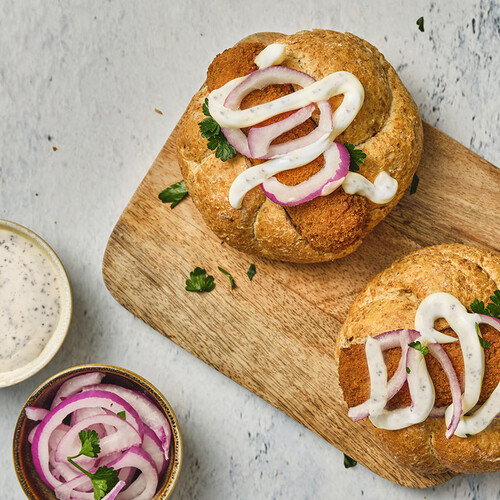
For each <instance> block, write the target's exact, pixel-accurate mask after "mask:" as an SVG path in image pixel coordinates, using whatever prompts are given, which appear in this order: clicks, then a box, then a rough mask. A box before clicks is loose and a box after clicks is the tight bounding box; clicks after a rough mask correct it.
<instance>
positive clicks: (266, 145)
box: [221, 66, 333, 159]
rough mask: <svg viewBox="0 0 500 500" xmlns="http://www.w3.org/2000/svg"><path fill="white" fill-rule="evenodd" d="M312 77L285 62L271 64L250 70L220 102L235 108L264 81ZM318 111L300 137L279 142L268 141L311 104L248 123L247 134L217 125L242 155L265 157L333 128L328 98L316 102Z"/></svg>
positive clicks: (297, 121)
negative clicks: (274, 119)
mask: <svg viewBox="0 0 500 500" xmlns="http://www.w3.org/2000/svg"><path fill="white" fill-rule="evenodd" d="M315 81H316V80H315V79H314V78H313V77H311V76H309V75H307V74H306V73H303V72H301V71H297V70H294V69H291V68H287V67H285V66H271V67H268V68H264V69H259V70H256V71H254V72H252V73H250V74H249V75H248V76H247V77H246V78H245V79H244V80H243V81H241V82H240V83H239V84H238V85H237V86H236V87H235V88H234V89H233V90H232V91H231V92H229V94H228V96H227V97H226V100H225V101H224V106H226V107H227V108H229V109H238V108H239V107H240V105H241V101H242V100H243V98H244V97H245V96H246V95H248V94H249V93H250V92H252V91H253V90H257V89H263V88H265V87H267V86H268V85H276V84H278V85H279V84H285V83H292V84H295V85H299V86H301V87H307V86H308V85H310V84H311V83H314V82H315ZM317 104H318V109H319V111H320V119H319V124H318V127H316V128H315V129H314V130H313V131H312V132H310V133H309V134H307V135H306V136H304V137H300V138H298V139H293V140H291V141H288V142H285V143H283V144H275V145H271V142H272V141H273V140H274V139H275V138H276V137H278V136H280V135H281V134H282V133H284V132H286V131H288V130H291V129H293V128H294V127H296V126H297V125H299V124H300V123H303V122H304V121H305V120H307V119H308V118H309V116H311V115H310V114H309V115H308V111H309V109H310V110H311V113H312V111H313V110H314V104H310V105H309V106H305V107H303V108H300V109H299V110H298V111H296V112H295V113H293V114H292V115H290V116H289V117H288V118H285V119H284V120H281V121H279V122H276V123H273V124H271V125H268V126H265V127H252V128H251V129H250V131H249V133H248V137H246V136H245V134H244V133H243V132H242V130H241V129H238V128H226V127H221V130H222V133H223V134H224V135H225V137H226V139H227V140H228V141H229V143H230V144H231V145H232V146H233V147H234V148H235V149H236V150H237V151H238V152H239V153H241V154H242V155H244V156H247V157H249V158H260V159H267V158H271V157H273V156H277V155H283V154H286V153H289V152H291V151H294V150H296V149H299V148H303V147H305V146H308V145H309V144H312V143H314V142H316V141H317V140H319V139H320V138H321V136H323V135H324V134H325V133H328V132H331V131H332V130H333V116H332V108H331V106H330V103H329V102H328V101H320V102H318V103H317Z"/></svg>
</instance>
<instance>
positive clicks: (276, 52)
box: [255, 43, 286, 69]
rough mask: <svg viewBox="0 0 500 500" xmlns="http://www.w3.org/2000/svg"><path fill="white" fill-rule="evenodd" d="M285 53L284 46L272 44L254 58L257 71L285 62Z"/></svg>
mask: <svg viewBox="0 0 500 500" xmlns="http://www.w3.org/2000/svg"><path fill="white" fill-rule="evenodd" d="M285 51H286V45H285V44H283V43H272V44H271V45H268V46H267V47H266V48H265V49H264V50H263V51H262V52H260V54H259V55H258V56H257V57H256V58H255V64H256V65H257V67H258V68H259V69H264V68H269V66H277V65H278V64H281V63H282V62H283V61H284V60H285V57H286V52H285Z"/></svg>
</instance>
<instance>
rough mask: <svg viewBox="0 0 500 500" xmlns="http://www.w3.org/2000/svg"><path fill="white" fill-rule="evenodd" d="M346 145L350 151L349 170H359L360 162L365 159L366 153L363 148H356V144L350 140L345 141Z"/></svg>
mask: <svg viewBox="0 0 500 500" xmlns="http://www.w3.org/2000/svg"><path fill="white" fill-rule="evenodd" d="M344 146H345V147H346V148H347V151H349V157H350V162H349V170H350V171H351V172H357V171H358V170H359V163H363V162H364V161H365V158H366V153H363V151H362V150H361V149H356V146H355V145H354V144H351V143H350V142H344Z"/></svg>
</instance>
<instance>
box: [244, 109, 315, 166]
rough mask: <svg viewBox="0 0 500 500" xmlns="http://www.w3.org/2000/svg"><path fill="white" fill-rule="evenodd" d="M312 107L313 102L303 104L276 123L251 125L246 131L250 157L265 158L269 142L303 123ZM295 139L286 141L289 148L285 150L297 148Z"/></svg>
mask: <svg viewBox="0 0 500 500" xmlns="http://www.w3.org/2000/svg"><path fill="white" fill-rule="evenodd" d="M314 108H315V105H314V104H309V106H305V107H303V108H301V109H299V110H298V111H295V113H293V114H291V115H290V116H289V117H287V118H284V119H283V120H280V121H278V122H276V123H272V124H270V125H266V126H264V127H252V128H251V129H250V130H249V131H248V148H249V149H250V156H251V158H265V157H266V155H268V152H269V148H270V146H271V142H272V141H274V139H276V138H277V137H279V136H280V135H282V134H284V133H285V132H289V131H290V130H292V129H294V128H295V127H297V126H298V125H300V124H301V123H304V122H305V121H306V120H307V119H309V118H310V117H311V115H312V113H313V111H314ZM323 133H324V132H323ZM295 140H296V139H295ZM295 140H292V141H288V142H287V143H286V144H287V146H288V147H289V148H290V149H289V150H288V151H285V152H287V153H288V152H289V151H293V150H294V149H297V146H296V145H294V142H295ZM312 142H314V141H312ZM271 154H272V153H271Z"/></svg>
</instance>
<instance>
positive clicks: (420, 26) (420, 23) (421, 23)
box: [417, 17, 424, 32]
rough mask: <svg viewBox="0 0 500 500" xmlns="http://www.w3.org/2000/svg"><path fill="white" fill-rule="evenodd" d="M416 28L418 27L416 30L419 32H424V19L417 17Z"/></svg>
mask: <svg viewBox="0 0 500 500" xmlns="http://www.w3.org/2000/svg"><path fill="white" fill-rule="evenodd" d="M417 26H418V29H419V30H420V31H422V32H423V31H424V18H423V17H419V18H418V19H417Z"/></svg>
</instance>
